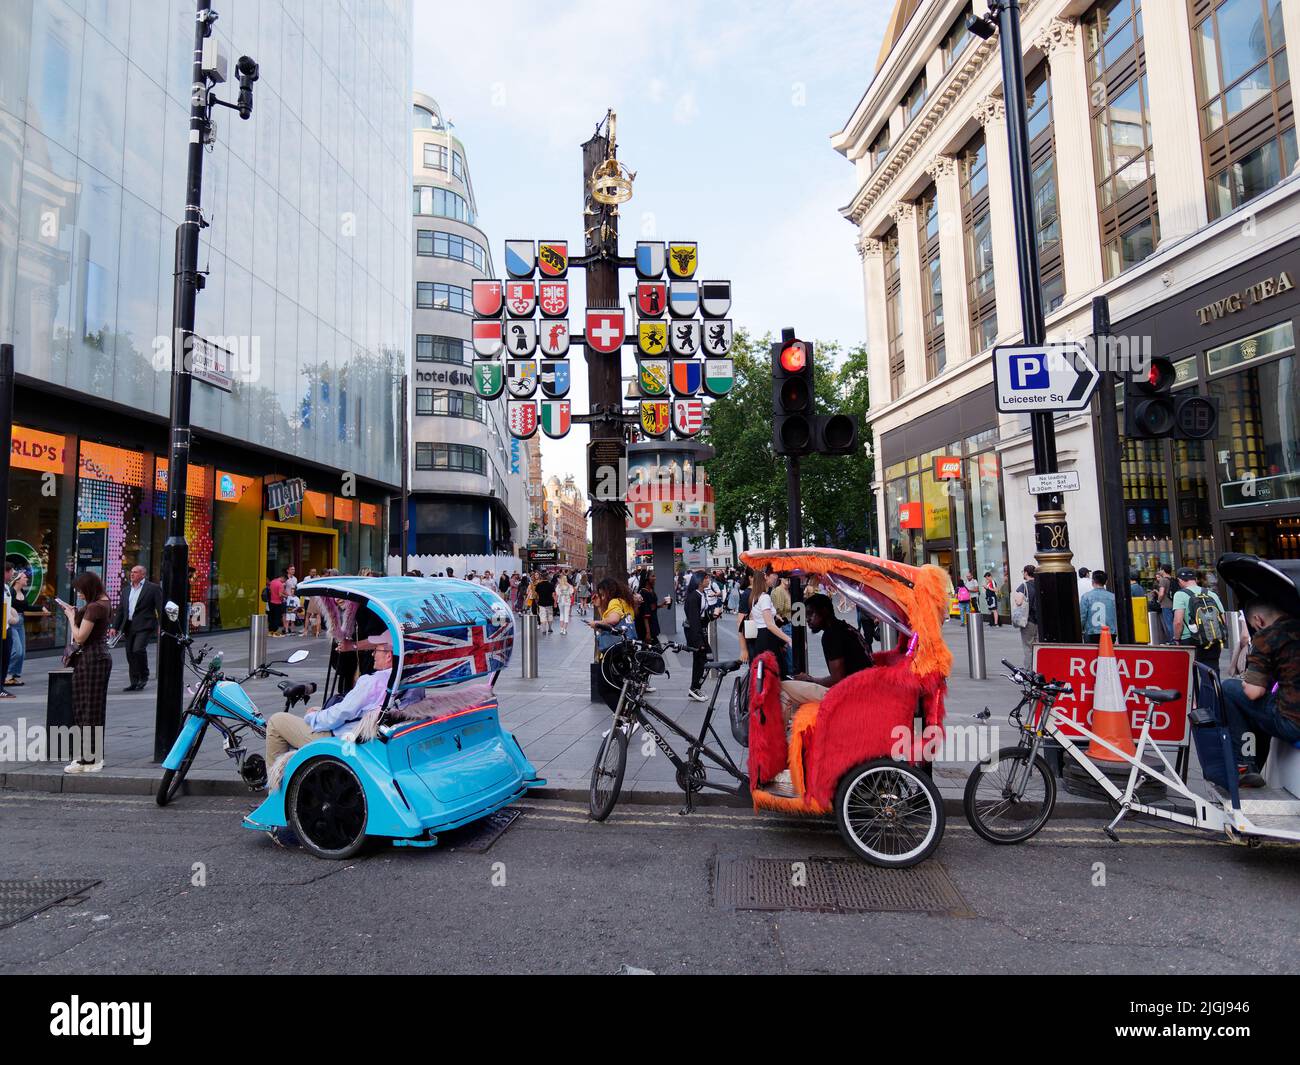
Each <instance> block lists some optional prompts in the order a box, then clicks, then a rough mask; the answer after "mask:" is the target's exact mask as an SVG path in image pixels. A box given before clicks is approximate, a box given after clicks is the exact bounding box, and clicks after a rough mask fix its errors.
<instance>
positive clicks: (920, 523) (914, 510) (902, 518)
mask: <svg viewBox="0 0 1300 1065" xmlns="http://www.w3.org/2000/svg"><path fill="white" fill-rule="evenodd" d="M924 525H925V515H924V514H923V513H922V511H921V504H920V503H899V504H898V527H899V528H900V529H920V528H922V527H924Z"/></svg>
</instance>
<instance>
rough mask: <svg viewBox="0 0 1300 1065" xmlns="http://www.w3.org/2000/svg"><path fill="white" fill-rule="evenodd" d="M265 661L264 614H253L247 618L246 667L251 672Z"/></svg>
mask: <svg viewBox="0 0 1300 1065" xmlns="http://www.w3.org/2000/svg"><path fill="white" fill-rule="evenodd" d="M265 661H266V615H265V614H254V615H253V616H252V617H251V618H249V620H248V668H249V671H250V672H251V671H252V670H254V669H256V668H257V667H258V666H260V665H262V664H263V663H264V662H265Z"/></svg>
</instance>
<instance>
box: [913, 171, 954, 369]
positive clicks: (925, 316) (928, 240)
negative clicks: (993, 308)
mask: <svg viewBox="0 0 1300 1065" xmlns="http://www.w3.org/2000/svg"><path fill="white" fill-rule="evenodd" d="M916 207H917V209H916V216H917V230H918V232H917V237H918V238H919V241H920V245H921V314H922V325H923V328H922V332H923V333H924V334H925V376H926V379H927V380H931V379H933V378H935V377H938V376H939V374H941V373H943V370H944V367H945V366H946V365H947V363H948V358H947V352H946V351H945V349H944V343H943V271H942V269H941V264H940V262H939V193H938V190H937V189H935V187H934V186H933V185H931V186H930V187H929V188H928V189H927V190H926V191H925V192H923V193H922V194H921V199H920V201H919V202H918V203H917V205H916Z"/></svg>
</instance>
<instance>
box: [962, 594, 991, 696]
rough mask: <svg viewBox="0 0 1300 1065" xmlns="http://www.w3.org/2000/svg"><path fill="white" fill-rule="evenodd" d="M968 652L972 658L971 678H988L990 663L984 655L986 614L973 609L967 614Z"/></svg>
mask: <svg viewBox="0 0 1300 1065" xmlns="http://www.w3.org/2000/svg"><path fill="white" fill-rule="evenodd" d="M966 654H967V656H968V657H969V658H970V679H971V680H988V676H989V672H988V663H987V661H986V660H985V655H984V615H983V614H981V613H980V612H979V611H978V610H972V611H971V612H970V613H969V614H968V615H967V616H966Z"/></svg>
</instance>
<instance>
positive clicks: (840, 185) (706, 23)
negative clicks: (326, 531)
mask: <svg viewBox="0 0 1300 1065" xmlns="http://www.w3.org/2000/svg"><path fill="white" fill-rule="evenodd" d="M891 6H892V4H891V3H890V0H865V2H864V0H797V2H783V0H746V2H741V0H708V2H707V3H704V2H688V0H658V2H656V3H653V4H640V3H638V4H632V3H617V4H611V3H608V2H604V3H598V2H594V0H553V2H549V3H548V2H543V3H538V2H536V0H530V2H526V3H525V2H520V0H495V2H493V3H490V4H489V3H460V2H457V3H452V2H448V0H415V83H414V84H415V88H416V89H417V90H419V91H422V92H426V93H428V94H429V95H431V96H432V97H434V99H436V100H437V101H438V102H439V104H440V105H441V106H442V108H443V112H444V115H445V116H446V118H448V119H449V120H450V121H451V122H452V123H454V125H455V134H456V136H457V137H459V138H460V139H461V141H462V142H463V143H464V144H465V148H466V152H467V154H468V157H469V159H468V162H469V168H470V174H471V178H472V180H473V184H474V192H475V196H476V199H477V201H478V208H479V225H480V227H481V228H482V229H483V231H484V232H485V233H486V234H487V235H488V237H489V239H490V241H491V245H492V253H493V256H494V258H495V260H496V263H497V272H498V275H500V274H502V273H503V272H504V268H503V266H502V265H501V264H502V259H503V251H502V248H503V245H504V242H505V240H506V239H507V238H545V239H561V238H563V239H567V240H568V241H569V247H570V252H571V253H577V252H580V251H581V246H582V232H581V221H582V219H581V209H582V167H581V161H582V159H581V150H580V147H579V145H580V144H581V143H582V142H583V141H584V140H586V139H587V138H588V137H590V135H591V133H592V131H593V130H594V129H595V127H596V124H597V123H598V122H599V121H600V120H601V118H602V117H603V116H604V114H605V111H606V109H607V108H610V107H612V108H614V110H615V111H616V112H617V115H618V142H619V158H620V160H621V161H622V162H624V163H626V164H627V166H628V167H630V168H631V169H632V170H634V171H636V174H637V178H636V183H635V189H634V197H633V199H632V201H631V203H629V204H626V205H625V206H624V207H623V208H622V212H623V213H622V217H621V234H620V244H621V248H622V251H623V253H624V254H631V251H632V248H633V245H634V244H635V242H636V241H637V240H638V239H645V240H649V239H654V240H695V241H698V242H699V245H700V267H699V272H698V274H697V276H698V277H701V278H729V279H731V282H732V296H733V303H732V317H733V319H734V321H735V325H736V328H737V329H739V328H746V329H749V330H750V331H751V332H754V333H758V334H762V333H764V332H767V331H772V332H777V331H779V330H780V329H781V327H782V326H787V325H792V326H795V327H796V328H797V329H798V330H799V332H800V334H801V335H802V336H805V337H812V338H816V339H819V340H826V341H830V340H838V341H840V342H841V343H843V344H844V345H845V346H846V347H847V346H851V345H853V344H857V343H860V342H861V341H862V340H863V339H864V338H865V334H866V327H865V321H864V317H863V306H862V286H861V280H860V278H861V272H860V271H861V266H860V263H859V261H858V258H857V253H856V252H855V251H854V249H853V242H854V239H855V234H854V230H853V227H852V226H851V225H850V224H849V223H847V222H845V221H844V220H843V219H842V218H841V217H840V215H839V213H838V208H839V207H841V206H842V205H843V204H845V203H846V202H848V200H849V199H850V198H851V196H852V195H853V192H854V188H853V169H852V166H851V164H850V163H849V162H848V161H847V160H845V159H844V158H843V156H841V155H839V154H838V153H836V152H835V151H833V150H832V149H831V147H830V139H829V138H830V135H831V134H832V133H834V132H835V131H837V130H838V129H839V128H841V126H842V125H843V124H844V122H845V121H846V120H847V119H848V117H849V115H850V113H851V112H852V109H853V107H854V106H855V105H856V103H857V102H858V100H859V99H860V98H861V96H862V94H863V92H864V91H865V90H866V87H867V84H868V83H869V81H870V79H871V75H872V72H873V70H874V66H875V58H876V54H877V52H878V51H879V48H880V40H881V34H882V32H883V30H884V26H885V23H886V21H887V20H888V17H889V12H890V7H891ZM624 274H625V275H626V276H625V277H624V278H623V280H624V282H625V285H624V287H625V288H627V289H631V288H632V287H633V284H634V283H633V282H632V281H631V280H629V278H630V277H631V271H625V272H624ZM581 276H582V275H581V272H580V271H578V272H575V273H574V275H572V280H571V283H570V284H571V292H570V296H571V302H572V304H573V306H574V307H576V308H578V309H579V310H578V312H577V313H573V312H572V311H571V316H570V320H571V324H572V327H573V329H574V330H575V331H578V330H580V329H581V328H582V326H581V311H580V308H581V307H582V306H583V305H584V299H583V295H582V282H581ZM573 355H574V356H576V358H574V366H573V373H574V387H573V392H572V393H571V395H572V396H573V397H574V398H575V400H577V402H575V403H574V410H575V413H580V412H584V411H585V410H586V394H587V381H586V374H585V371H584V367H583V362H582V353H581V349H577V348H575V349H574V352H573ZM623 357H624V360H625V364H624V373H625V374H626V373H628V372H630V370H631V367H632V362H633V360H632V356H631V349H626V354H625V355H624V356H623ZM502 402H504V400H502ZM586 441H587V431H586V429H585V428H584V427H582V426H576V427H575V428H574V430H573V431H572V432H571V433H570V434H569V436H568V438H566V439H565V440H563V441H553V440H546V441H545V443H544V446H543V451H542V459H543V468H544V471H545V473H546V475H547V476H549V475H550V474H551V473H558V474H560V475H561V476H562V475H563V474H565V473H567V472H570V471H572V472H573V473H574V474H575V476H577V477H578V478H579V480H580V481H582V482H584V483H585V470H584V469H583V466H584V462H585V459H584V455H585V451H584V448H585V445H586Z"/></svg>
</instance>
